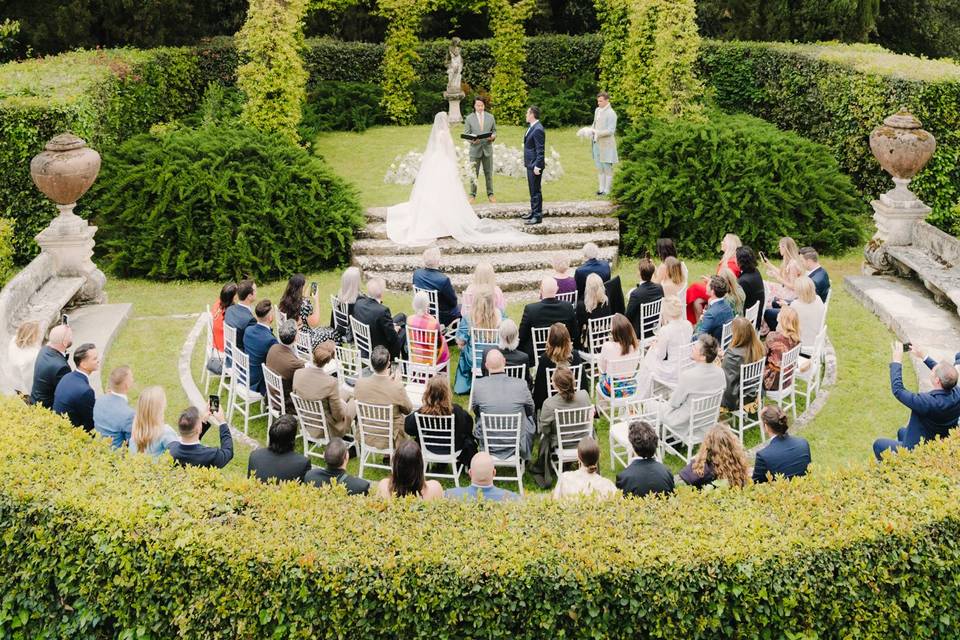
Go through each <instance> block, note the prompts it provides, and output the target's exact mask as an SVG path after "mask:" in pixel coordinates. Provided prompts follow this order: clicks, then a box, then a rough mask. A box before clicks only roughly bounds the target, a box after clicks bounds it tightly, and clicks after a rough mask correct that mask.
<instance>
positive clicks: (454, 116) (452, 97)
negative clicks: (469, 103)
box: [443, 91, 466, 124]
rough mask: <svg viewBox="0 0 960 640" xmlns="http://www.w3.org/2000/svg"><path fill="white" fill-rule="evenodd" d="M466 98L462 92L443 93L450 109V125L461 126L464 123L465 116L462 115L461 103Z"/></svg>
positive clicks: (448, 114)
mask: <svg viewBox="0 0 960 640" xmlns="http://www.w3.org/2000/svg"><path fill="white" fill-rule="evenodd" d="M464 97H466V94H465V93H464V92H462V91H458V92H456V93H451V92H449V91H444V92H443V98H444V100H446V101H447V102H448V103H449V104H450V107H449V109H448V110H447V121H448V122H449V123H450V124H459V123H461V122H463V115H462V114H461V113H460V101H461V100H463V99H464Z"/></svg>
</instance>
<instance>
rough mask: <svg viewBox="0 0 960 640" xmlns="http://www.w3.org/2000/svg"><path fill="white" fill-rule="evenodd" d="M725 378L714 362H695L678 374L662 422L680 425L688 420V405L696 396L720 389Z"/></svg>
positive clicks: (722, 387)
mask: <svg viewBox="0 0 960 640" xmlns="http://www.w3.org/2000/svg"><path fill="white" fill-rule="evenodd" d="M726 384H727V379H726V377H725V376H724V375H723V370H722V369H721V368H720V367H718V366H716V365H715V364H707V363H706V362H697V363H695V364H694V365H693V366H692V367H690V368H689V369H687V370H686V371H684V372H683V373H681V374H680V378H679V379H678V380H677V386H676V388H674V390H673V393H672V394H670V403H669V404H670V406H669V408H668V409H667V413H666V415H664V416H663V422H664V424H667V425H669V426H671V427H674V428H677V427H681V426H683V425H685V424H687V422H688V421H689V420H690V405H691V404H692V403H693V401H694V400H696V399H697V398H702V397H703V396H707V395H710V394H712V393H716V392H717V391H722V390H723V389H725V388H726Z"/></svg>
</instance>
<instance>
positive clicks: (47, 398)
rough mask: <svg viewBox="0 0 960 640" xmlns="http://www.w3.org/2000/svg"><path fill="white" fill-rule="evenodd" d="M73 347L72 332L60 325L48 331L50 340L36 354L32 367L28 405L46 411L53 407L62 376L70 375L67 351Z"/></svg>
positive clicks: (67, 327) (65, 326) (66, 326)
mask: <svg viewBox="0 0 960 640" xmlns="http://www.w3.org/2000/svg"><path fill="white" fill-rule="evenodd" d="M71 345H73V331H72V330H71V329H70V327H69V326H68V325H65V324H60V325H57V326H55V327H54V328H53V329H51V330H50V339H49V340H47V344H46V345H44V347H43V348H42V349H40V353H38V354H37V361H36V362H35V363H34V365H33V387H32V388H31V389H30V404H39V405H41V406H43V407H46V408H47V409H50V408H51V407H53V394H54V392H55V391H56V390H57V385H58V384H60V380H62V379H63V376H65V375H67V374H68V373H70V363H69V362H68V361H67V349H69V348H70V347H71Z"/></svg>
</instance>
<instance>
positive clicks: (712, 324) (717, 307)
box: [693, 276, 734, 344]
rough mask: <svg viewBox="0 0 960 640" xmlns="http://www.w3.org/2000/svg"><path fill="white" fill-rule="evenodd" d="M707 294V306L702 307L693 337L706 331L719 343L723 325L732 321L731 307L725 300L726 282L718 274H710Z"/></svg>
mask: <svg viewBox="0 0 960 640" xmlns="http://www.w3.org/2000/svg"><path fill="white" fill-rule="evenodd" d="M707 295H708V296H709V300H708V302H707V308H706V309H704V311H703V315H701V316H700V321H699V322H698V323H697V327H696V330H695V331H694V332H693V337H694V338H696V337H697V336H699V335H700V334H702V333H708V334H710V335H711V336H713V338H714V340H716V341H717V344H720V342H721V338H722V337H723V325H725V324H727V323H728V322H733V317H734V313H733V307H731V306H730V303H729V302H727V300H726V298H725V296H726V295H727V283H726V281H725V280H724V279H723V278H721V277H720V276H711V278H710V282H708V283H707Z"/></svg>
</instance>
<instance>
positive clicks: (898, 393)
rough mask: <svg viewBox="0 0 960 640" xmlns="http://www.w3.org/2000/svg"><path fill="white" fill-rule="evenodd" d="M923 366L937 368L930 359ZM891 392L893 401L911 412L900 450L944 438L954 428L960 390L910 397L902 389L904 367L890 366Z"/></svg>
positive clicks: (930, 392) (958, 416)
mask: <svg viewBox="0 0 960 640" xmlns="http://www.w3.org/2000/svg"><path fill="white" fill-rule="evenodd" d="M924 362H925V364H926V365H927V367H929V368H930V369H933V368H934V367H936V366H937V363H936V361H934V360H932V359H930V358H927V359H926V360H925V361H924ZM890 389H891V391H893V397H895V398H896V399H897V400H899V401H900V402H901V403H902V404H903V405H904V406H906V407H908V408H909V409H910V421H909V422H907V430H906V434H905V436H904V439H903V446H904V447H906V448H907V449H912V448H914V447H915V446H917V445H918V444H920V443H921V442H924V441H926V440H933V439H934V438H936V437H937V436H940V437H941V438H946V437H947V436H948V435H949V434H950V430H951V429H953V428H954V427H956V426H957V419H958V418H960V386H956V387H954V388H953V389H951V390H950V391H944V390H943V389H934V390H933V391H928V392H926V393H913V392H911V391H908V390H907V389H906V388H905V387H904V386H903V365H901V364H899V363H897V362H891V363H890Z"/></svg>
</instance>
